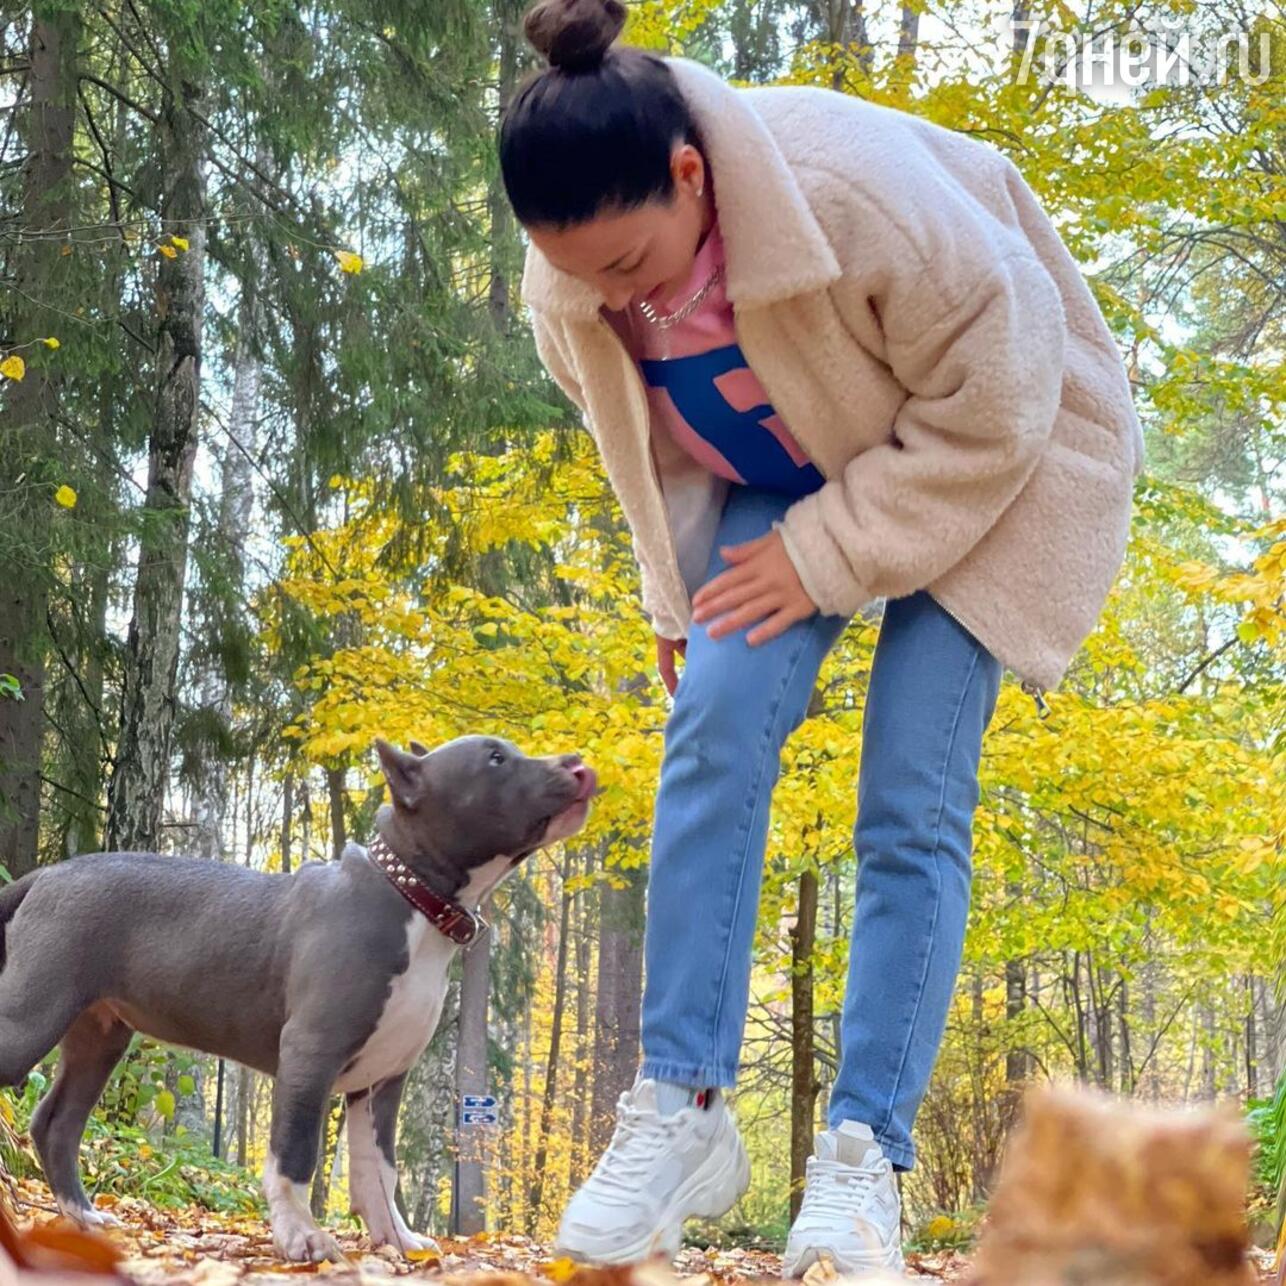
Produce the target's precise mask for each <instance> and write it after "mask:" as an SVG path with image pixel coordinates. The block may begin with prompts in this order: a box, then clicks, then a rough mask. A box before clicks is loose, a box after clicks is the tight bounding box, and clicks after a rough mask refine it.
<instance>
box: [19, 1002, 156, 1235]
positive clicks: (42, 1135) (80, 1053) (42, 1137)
mask: <svg viewBox="0 0 1286 1286" xmlns="http://www.w3.org/2000/svg"><path fill="white" fill-rule="evenodd" d="M132 1035H133V1033H132V1032H131V1031H130V1029H129V1028H128V1027H127V1026H126V1025H125V1024H124V1023H123V1022H121V1021H120V1020H119V1019H118V1018H117V1017H116V1015H115V1014H113V1013H112V1012H111V1011H110V1010H108V1009H107V1008H106V1007H104V1006H102V1005H94V1006H92V1007H91V1008H89V1009H86V1010H85V1012H84V1013H83V1014H81V1015H80V1017H79V1018H77V1019H76V1021H75V1022H73V1023H72V1025H71V1026H70V1027H69V1028H68V1029H67V1034H66V1035H65V1036H64V1037H63V1038H62V1051H61V1054H60V1056H59V1060H58V1073H57V1075H56V1076H55V1077H54V1083H53V1085H52V1086H51V1087H50V1089H49V1092H48V1093H47V1094H46V1095H45V1097H44V1098H42V1099H41V1100H40V1106H39V1107H37V1108H36V1111H35V1114H34V1115H33V1116H32V1118H31V1138H32V1142H33V1143H35V1145H36V1151H37V1152H38V1153H39V1154H40V1163H41V1165H43V1166H44V1168H45V1178H46V1179H47V1180H48V1181H49V1186H50V1187H51V1188H52V1189H53V1192H54V1197H55V1198H56V1199H57V1202H58V1209H59V1210H61V1211H62V1212H63V1214H64V1215H66V1216H67V1217H68V1218H69V1219H74V1220H76V1221H77V1223H81V1224H87V1225H92V1224H104V1223H116V1222H117V1220H116V1219H115V1218H113V1217H112V1216H111V1215H109V1214H106V1213H104V1212H103V1211H101V1210H95V1209H94V1206H93V1203H92V1202H91V1201H90V1200H89V1198H88V1197H87V1196H86V1195H85V1189H84V1188H83V1187H82V1186H81V1182H80V1165H79V1156H80V1137H81V1135H82V1134H83V1133H84V1131H85V1122H86V1121H87V1120H88V1119H89V1114H90V1112H91V1111H92V1110H93V1107H94V1104H95V1103H97V1102H98V1096H99V1095H100V1094H101V1093H102V1092H103V1086H104V1085H106V1084H107V1078H108V1077H109V1076H111V1074H112V1068H114V1067H115V1066H116V1064H117V1063H118V1062H120V1059H121V1055H122V1054H123V1053H124V1052H125V1050H126V1049H127V1048H128V1046H129V1042H130V1037H131V1036H132Z"/></svg>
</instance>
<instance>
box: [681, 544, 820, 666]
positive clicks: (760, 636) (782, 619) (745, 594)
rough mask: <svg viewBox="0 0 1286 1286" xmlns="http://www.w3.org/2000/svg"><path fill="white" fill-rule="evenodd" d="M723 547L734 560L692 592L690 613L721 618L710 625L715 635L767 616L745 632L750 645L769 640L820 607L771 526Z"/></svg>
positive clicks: (695, 616) (698, 617)
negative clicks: (802, 582) (764, 533)
mask: <svg viewBox="0 0 1286 1286" xmlns="http://www.w3.org/2000/svg"><path fill="white" fill-rule="evenodd" d="M719 552H720V553H721V554H722V555H723V557H724V560H725V561H726V562H728V563H731V564H732V566H730V567H728V568H727V569H726V570H725V571H722V572H720V573H719V575H718V576H716V577H714V578H713V579H712V580H709V581H707V582H706V583H705V584H704V585H702V586H701V588H700V589H699V590H697V592H696V594H694V595H693V598H692V619H693V620H694V621H697V622H704V621H707V620H709V619H710V618H711V617H714V616H720V615H721V613H727V615H725V616H721V619H720V620H719V621H717V622H716V623H715V624H714V625H711V626H709V627H708V629H707V631H706V632H707V633H708V634H709V636H710V637H711V638H712V639H717V638H722V637H723V635H725V634H731V633H733V632H734V631H736V630H739V629H741V628H742V627H743V626H746V625H750V624H751V623H752V622H754V621H763V624H762V625H760V626H759V627H758V628H757V629H754V630H751V631H750V633H749V634H747V635H746V642H747V643H749V644H750V646H751V647H754V646H756V645H757V644H759V643H767V642H768V640H769V639H773V638H776V637H777V635H778V634H781V633H782V632H783V631H784V630H787V629H789V628H790V627H791V626H792V625H794V623H795V622H796V621H802V620H806V619H807V618H808V617H810V616H812V614H813V613H814V612H815V611H817V604H816V603H814V602H813V600H812V599H811V598H809V597H808V595H807V593H805V591H804V586H803V585H802V584H801V583H800V579H799V575H798V573H797V572H796V571H795V564H794V563H792V562H791V561H790V555H789V554H788V553H787V552H786V545H785V542H784V541H783V540H782V538H781V533H780V532H779V531H776V530H775V529H774V530H773V531H770V532H768V533H767V534H766V535H763V536H760V537H758V538H757V539H755V540H747V541H745V542H744V543H743V544H740V545H722V546H720V548H719Z"/></svg>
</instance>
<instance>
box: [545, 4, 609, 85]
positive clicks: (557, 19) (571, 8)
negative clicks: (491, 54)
mask: <svg viewBox="0 0 1286 1286" xmlns="http://www.w3.org/2000/svg"><path fill="white" fill-rule="evenodd" d="M624 26H625V6H624V5H623V4H622V3H621V0H540V3H539V4H537V5H536V6H535V7H534V8H532V9H531V10H529V11H528V13H527V17H526V19H525V20H524V22H523V30H524V31H525V32H526V33H527V39H528V40H529V41H531V43H532V45H533V46H534V47H535V48H536V50H537V52H539V53H541V54H544V56H545V58H546V59H547V60H548V61H549V64H550V66H552V67H558V68H560V69H561V70H562V71H570V72H577V71H592V70H593V69H594V68H595V67H597V66H598V65H599V63H601V62H602V61H603V55H604V54H605V53H606V52H607V51H608V49H609V48H610V47H611V44H612V41H614V40H615V39H616V37H617V36H619V35H620V34H621V28H622V27H624Z"/></svg>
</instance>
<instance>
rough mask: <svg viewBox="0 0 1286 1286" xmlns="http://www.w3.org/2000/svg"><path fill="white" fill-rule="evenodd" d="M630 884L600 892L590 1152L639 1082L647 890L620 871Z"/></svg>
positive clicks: (602, 1143) (601, 1144) (601, 1143)
mask: <svg viewBox="0 0 1286 1286" xmlns="http://www.w3.org/2000/svg"><path fill="white" fill-rule="evenodd" d="M612 873H613V875H614V876H615V877H617V878H618V879H620V880H623V881H624V882H625V887H624V888H620V889H616V888H612V887H611V886H610V885H609V884H606V883H604V884H603V885H602V886H601V887H600V891H599V941H598V993H597V995H596V997H595V1003H594V1075H593V1085H592V1088H591V1091H590V1122H589V1138H590V1151H591V1152H592V1153H593V1154H594V1157H595V1158H597V1156H598V1154H599V1153H600V1152H601V1151H602V1150H603V1149H604V1148H605V1147H606V1146H607V1142H608V1140H609V1139H610V1138H611V1135H612V1129H613V1122H614V1114H615V1108H616V1100H617V1099H618V1098H619V1097H620V1095H621V1094H622V1093H623V1092H624V1091H625V1090H627V1089H629V1088H630V1086H631V1085H632V1084H633V1083H634V1077H635V1074H636V1072H637V1071H638V1062H639V1017H640V1009H641V1007H642V1003H643V908H644V895H645V890H646V885H645V883H644V880H643V878H642V877H641V875H640V873H639V872H638V871H636V870H624V869H622V868H616V869H614V870H613V872H612Z"/></svg>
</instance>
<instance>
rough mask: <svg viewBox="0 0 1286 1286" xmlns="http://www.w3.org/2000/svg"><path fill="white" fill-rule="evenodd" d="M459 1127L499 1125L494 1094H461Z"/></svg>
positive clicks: (498, 1114)
mask: <svg viewBox="0 0 1286 1286" xmlns="http://www.w3.org/2000/svg"><path fill="white" fill-rule="evenodd" d="M460 1124H461V1125H499V1124H500V1113H499V1112H498V1111H497V1110H496V1099H495V1095H494V1094H462V1095H461V1096H460Z"/></svg>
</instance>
